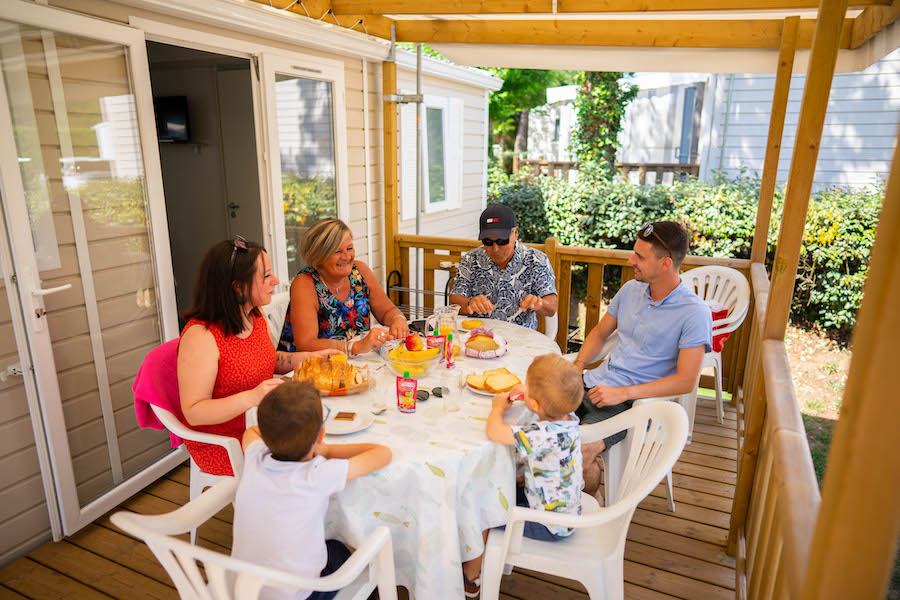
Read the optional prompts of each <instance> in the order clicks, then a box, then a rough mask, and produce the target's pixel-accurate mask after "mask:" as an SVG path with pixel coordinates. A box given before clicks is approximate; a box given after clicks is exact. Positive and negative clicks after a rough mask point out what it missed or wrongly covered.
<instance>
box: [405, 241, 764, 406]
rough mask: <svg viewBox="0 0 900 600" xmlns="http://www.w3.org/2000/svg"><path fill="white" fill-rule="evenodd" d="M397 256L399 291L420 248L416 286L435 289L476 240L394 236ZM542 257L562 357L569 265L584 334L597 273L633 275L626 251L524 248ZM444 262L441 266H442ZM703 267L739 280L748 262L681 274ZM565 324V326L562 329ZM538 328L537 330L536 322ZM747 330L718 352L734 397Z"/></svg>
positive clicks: (595, 314)
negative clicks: (578, 276) (577, 286)
mask: <svg viewBox="0 0 900 600" xmlns="http://www.w3.org/2000/svg"><path fill="white" fill-rule="evenodd" d="M394 239H395V242H396V245H397V251H398V256H399V260H400V268H399V271H400V277H401V280H402V282H403V285H404V286H407V287H409V286H408V282H409V281H410V280H411V279H410V274H411V273H412V272H413V269H414V262H411V254H412V252H411V250H413V249H415V248H420V249H422V251H423V276H424V281H423V285H422V287H423V288H424V289H428V290H433V289H434V285H435V273H436V272H439V271H446V272H448V273H449V274H454V273H455V268H454V267H452V266H446V265H447V263H458V262H459V258H460V256H461V254H462V253H463V252H467V251H469V250H472V249H473V248H477V247H478V246H480V245H481V244H480V242H478V241H476V240H467V239H460V238H439V237H429V236H421V235H411V234H399V235H397V236H395V238H394ZM528 245H529V246H532V247H534V248H537V249H538V250H541V251H542V252H544V253H545V254H546V255H547V257H548V258H549V259H550V264H551V266H552V267H553V272H554V273H555V274H556V289H557V292H558V293H559V329H558V330H557V334H556V342H557V344H558V345H559V347H560V349H561V350H562V351H563V352H566V350H567V336H568V333H569V328H568V326H567V324H568V323H569V320H570V308H569V306H570V303H569V299H570V296H571V292H572V268H573V266H574V265H578V264H582V265H586V266H587V271H588V280H587V297H586V299H585V305H586V306H585V308H586V315H585V323H584V331H585V332H588V331H590V330H591V329H593V327H594V326H595V325H596V324H597V323H598V322H599V321H600V317H601V316H602V315H601V305H602V301H601V291H602V289H603V274H604V270H605V268H606V267H609V266H617V267H621V269H622V274H621V283H625V282H626V281H628V280H629V279H633V278H634V270H633V269H632V268H631V267H630V266H628V258H629V257H630V256H631V252H630V251H628V250H605V249H599V248H580V247H575V246H563V245H560V244H559V242H558V241H557V240H556V238H548V239H547V241H546V242H545V243H543V244H528ZM441 263H444V264H445V266H442V265H441ZM703 265H724V266H728V267H731V268H734V269H737V270H738V271H740V272H741V273H743V274H744V276H745V277H748V278H749V276H750V261H749V260H742V259H732V258H712V257H704V256H688V257H685V259H684V262H683V263H682V269H691V268H694V267H699V266H703ZM393 299H394V301H395V302H397V303H398V305H399V304H408V303H409V302H410V300H411V299H410V298H409V295H408V294H400V295H399V297H397V296H395V297H394V298H393ZM423 302H424V306H425V307H426V308H433V307H434V296H427V295H426V296H425V297H424V300H423ZM564 324H565V325H564ZM539 329H540V330H541V331H543V326H542V323H539ZM747 329H749V328H748V327H746V326H742V327H740V328H739V329H738V330H737V331H735V333H734V334H732V337H731V338H730V339H729V340H728V343H726V344H725V350H724V352H723V356H722V358H723V361H724V365H723V371H724V372H723V377H722V382H723V389H724V390H725V391H727V392H730V393H732V394H735V393H737V390H738V385H739V383H740V382H741V381H742V380H743V377H744V363H745V360H746V356H747V343H748V341H749V337H748V336H747V334H746V333H745V332H746V330H747ZM701 385H703V386H704V387H712V382H711V381H707V380H702V381H701Z"/></svg>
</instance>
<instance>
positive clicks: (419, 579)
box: [324, 319, 559, 599]
mask: <svg viewBox="0 0 900 600" xmlns="http://www.w3.org/2000/svg"><path fill="white" fill-rule="evenodd" d="M484 321H485V325H486V326H488V327H490V328H491V329H493V330H494V331H497V332H499V333H500V335H502V336H503V337H504V338H506V339H507V340H508V341H509V343H510V346H509V351H508V352H507V353H506V354H505V355H504V356H501V357H499V358H493V359H484V360H482V359H474V358H469V357H462V358H461V359H457V367H456V370H457V371H460V370H465V371H475V372H479V373H480V372H481V371H484V370H487V369H496V368H499V367H506V368H507V369H509V370H510V371H512V372H513V373H515V374H516V375H518V376H519V378H520V379H521V380H522V381H524V380H525V373H526V371H527V370H528V365H529V364H531V361H532V359H533V358H534V357H536V356H539V355H541V354H547V353H555V354H559V347H558V346H557V345H556V343H555V342H554V341H553V340H551V339H549V338H547V337H546V336H544V335H543V334H541V333H538V332H536V331H534V330H531V329H527V328H524V327H520V326H518V325H515V324H512V323H507V322H504V321H495V320H491V319H484ZM367 359H369V360H371V361H372V362H373V363H380V361H379V360H378V359H377V357H374V355H373V354H369V355H364V356H363V357H358V358H355V359H353V362H355V363H357V364H359V363H360V362H364V361H366V360H367ZM375 366H377V364H373V365H372V367H370V368H374V367H375ZM443 370H444V366H443V364H440V365H438V367H437V368H436V369H435V371H434V372H432V373H431V374H429V375H428V376H427V377H423V378H420V379H419V388H420V389H427V390H429V391H430V390H431V389H432V388H434V387H436V386H437V385H438V384H439V383H440V375H441V373H442V372H443ZM385 371H388V367H387V366H385V367H384V368H383V369H382V371H381V373H380V375H382V376H381V377H380V378H379V387H378V388H376V389H375V390H373V391H370V392H367V393H365V394H359V395H356V396H347V397H336V398H335V397H332V398H325V399H324V402H325V404H326V405H327V406H329V407H330V408H331V409H332V411H335V410H338V411H339V410H351V411H355V412H368V411H370V409H371V405H372V401H373V400H374V399H375V398H376V395H377V397H378V398H379V400H384V401H386V402H387V403H388V405H389V406H390V408H389V409H388V410H387V411H386V412H384V413H382V414H380V415H377V416H376V417H375V422H374V423H373V424H372V426H370V427H369V428H367V429H365V430H363V431H359V432H357V433H352V434H348V435H341V436H335V435H331V436H328V435H326V438H325V441H326V443H332V444H340V443H348V444H349V443H358V442H374V443H379V444H384V445H386V446H389V447H390V448H391V451H392V452H393V459H392V461H391V464H389V465H388V466H387V467H385V468H384V469H381V470H379V471H376V472H375V473H372V474H370V475H367V476H365V477H361V478H359V479H356V480H354V481H351V482H350V483H348V484H347V487H346V488H345V489H344V490H343V491H342V492H340V493H339V494H336V495H335V496H333V497H332V500H331V505H330V507H329V510H328V516H327V518H326V534H327V536H328V537H329V538H330V539H331V538H335V539H340V540H342V541H343V542H344V543H346V544H348V545H351V546H356V545H358V544H359V543H361V542H362V540H364V539H365V538H366V536H367V535H368V534H370V533H371V532H372V531H373V530H374V529H375V527H377V526H379V525H387V526H388V527H389V528H390V530H391V540H392V544H393V548H394V562H395V567H396V575H397V584H398V585H402V586H404V587H406V588H407V589H408V590H409V591H410V592H411V593H412V596H413V597H414V598H419V599H431V598H463V597H464V594H463V585H462V583H463V582H462V571H461V569H462V564H461V563H462V561H465V560H469V559H471V558H474V557H476V556H478V555H480V554H482V553H483V552H484V543H483V542H482V537H481V532H482V531H484V530H485V529H489V528H491V527H497V526H499V525H503V524H505V523H506V522H507V511H508V508H509V507H510V506H513V505H515V500H516V494H515V465H514V461H513V449H512V448H511V447H508V446H502V445H500V444H496V443H494V442H491V441H490V440H488V438H487V436H486V435H485V424H486V421H487V416H488V413H489V412H490V407H491V397H490V396H482V395H477V394H475V393H474V392H471V391H464V392H463V393H462V394H461V396H460V405H461V408H460V410H459V411H458V412H455V413H444V411H443V409H442V404H441V400H440V399H439V398H435V397H433V396H432V397H431V398H429V400H427V401H426V402H421V403H418V404H417V408H416V412H415V413H413V414H404V413H401V412H399V411H397V409H396V395H395V393H394V390H393V388H390V389H385V388H387V387H388V386H387V382H388V381H393V373H392V372H391V373H390V375H389V376H384V372H385ZM332 414H334V413H332ZM507 414H508V415H510V417H512V418H515V416H516V415H517V414H521V411H513V410H511V411H509V412H508V413H507ZM325 431H326V434H327V432H328V428H327V425H326V429H325Z"/></svg>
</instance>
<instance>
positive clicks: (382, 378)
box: [372, 366, 397, 413]
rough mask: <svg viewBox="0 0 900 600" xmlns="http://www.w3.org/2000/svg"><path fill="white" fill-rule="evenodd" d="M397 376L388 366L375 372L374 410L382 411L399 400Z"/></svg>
mask: <svg viewBox="0 0 900 600" xmlns="http://www.w3.org/2000/svg"><path fill="white" fill-rule="evenodd" d="M396 383H397V378H396V377H395V376H394V374H393V373H392V372H391V370H390V369H388V368H387V367H386V366H382V367H381V368H380V371H379V372H378V373H376V374H375V389H373V390H372V412H376V413H377V412H382V411H384V410H386V409H387V408H388V407H389V406H390V405H391V404H392V403H394V402H396V400H397V388H396Z"/></svg>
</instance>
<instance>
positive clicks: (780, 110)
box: [750, 17, 800, 262]
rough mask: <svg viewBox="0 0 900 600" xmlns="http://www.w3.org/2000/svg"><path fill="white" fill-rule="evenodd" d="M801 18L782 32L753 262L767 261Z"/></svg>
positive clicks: (788, 23)
mask: <svg viewBox="0 0 900 600" xmlns="http://www.w3.org/2000/svg"><path fill="white" fill-rule="evenodd" d="M799 26H800V17H788V18H787V19H785V20H784V28H783V29H782V31H781V50H780V51H779V53H778V72H777V74H776V75H775V93H774V95H773V97H772V116H771V118H770V119H769V139H768V142H767V143H766V160H765V163H763V174H762V182H761V183H760V187H759V206H758V207H757V209H756V232H755V233H754V234H753V249H752V250H751V252H750V260H751V261H753V262H765V261H766V245H767V241H768V236H769V222H770V221H771V219H772V200H773V198H774V197H775V180H776V179H777V177H778V159H779V158H780V157H781V138H782V136H783V134H784V117H785V115H786V114H787V103H788V96H789V95H790V91H791V74H792V73H793V72H794V50H795V49H796V47H797V28H798V27H799Z"/></svg>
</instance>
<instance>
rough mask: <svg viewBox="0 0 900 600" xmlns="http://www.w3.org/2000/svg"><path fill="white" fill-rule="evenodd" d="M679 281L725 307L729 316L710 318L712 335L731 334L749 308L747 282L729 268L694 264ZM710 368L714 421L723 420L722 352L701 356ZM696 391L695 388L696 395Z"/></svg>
mask: <svg viewBox="0 0 900 600" xmlns="http://www.w3.org/2000/svg"><path fill="white" fill-rule="evenodd" d="M681 281H683V282H684V285H686V286H687V287H688V289H690V290H691V291H693V292H694V293H695V294H697V295H698V296H700V298H702V299H703V300H715V301H716V302H718V303H719V304H721V305H722V306H724V307H725V308H727V309H728V316H727V317H725V318H724V319H716V320H715V321H713V335H714V336H715V335H721V334H723V333H731V332H732V331H734V330H735V329H737V328H738V327H740V326H741V323H743V322H744V317H746V316H747V311H748V310H749V308H750V284H749V283H747V279H746V278H745V277H744V276H743V275H742V274H741V272H740V271H736V270H734V269H731V268H729V267H718V266H708V267H697V268H696V269H690V270H688V271H685V272H684V273H682V274H681ZM706 367H712V368H713V370H714V374H715V379H716V420H717V421H718V422H719V423H723V422H724V421H725V409H724V408H723V406H722V353H721V352H713V351H709V352H707V353H706V354H705V355H704V356H703V368H706ZM696 394H697V392H696V390H695V391H694V395H695V396H696Z"/></svg>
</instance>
